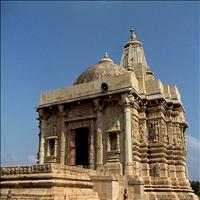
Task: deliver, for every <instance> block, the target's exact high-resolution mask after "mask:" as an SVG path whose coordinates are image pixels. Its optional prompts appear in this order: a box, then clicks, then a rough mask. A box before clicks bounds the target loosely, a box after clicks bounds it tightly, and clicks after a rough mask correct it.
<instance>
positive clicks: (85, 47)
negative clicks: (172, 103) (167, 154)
mask: <svg viewBox="0 0 200 200" xmlns="http://www.w3.org/2000/svg"><path fill="white" fill-rule="evenodd" d="M1 12H2V14H1V16H2V17H1V83H2V85H1V117H2V118H1V139H2V140H1V152H2V164H29V163H32V162H33V161H34V159H35V155H36V153H37V148H38V121H37V120H36V117H37V113H36V112H35V107H36V106H37V104H38V102H39V95H40V94H41V93H42V92H44V91H49V90H53V89H56V88H61V87H67V86H69V85H71V84H72V83H73V82H74V81H75V79H76V78H77V77H78V75H79V74H80V73H81V72H82V71H84V70H85V69H86V68H87V67H88V66H90V65H93V64H96V63H97V62H98V61H99V60H100V58H101V57H102V56H103V54H104V52H105V51H107V52H108V53H109V55H110V57H111V58H112V59H113V60H114V61H115V62H116V63H119V62H120V58H121V53H122V48H123V45H124V43H125V42H127V41H128V39H129V29H130V28H133V29H135V31H136V34H137V36H138V38H139V39H140V41H141V42H142V43H143V44H144V48H145V53H146V58H147V62H148V64H149V66H150V68H151V69H152V71H153V72H154V73H155V75H156V78H157V79H160V80H162V82H163V83H168V84H176V85H177V87H178V88H179V91H180V92H181V95H182V101H183V103H184V106H185V111H186V119H187V121H188V123H189V126H190V127H189V128H188V129H187V138H188V141H189V142H188V155H189V156H190V159H188V166H189V171H190V178H191V179H199V180H200V172H199V171H198V166H199V164H200V158H199V151H200V129H199V111H200V108H199V83H200V82H199V75H200V73H199V63H200V61H199V53H200V52H199V45H200V44H199V41H200V40H199V27H200V26H199V25H200V24H199V17H200V13H199V2H186V1H184V2H179V1H176V2H172V1H171V2H158V1H155V2H145V1H142V2H132V1H128V2H120V1H117V2H106V1H99V2H66V1H43V2H40V1H33V2H31V1H27V2H26V1H21V2H19V1H13V2H12V1H7V2H5V1H3V2H1Z"/></svg>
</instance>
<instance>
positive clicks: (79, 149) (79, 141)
mask: <svg viewBox="0 0 200 200" xmlns="http://www.w3.org/2000/svg"><path fill="white" fill-rule="evenodd" d="M88 138H89V128H88V127H86V128H77V129H76V137H75V144H76V165H83V166H84V167H87V166H88V165H89V161H88V154H89V150H88V149H89V148H88V147H89V145H88Z"/></svg>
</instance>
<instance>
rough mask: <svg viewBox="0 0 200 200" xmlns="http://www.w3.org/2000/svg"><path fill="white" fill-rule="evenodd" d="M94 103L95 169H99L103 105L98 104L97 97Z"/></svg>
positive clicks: (101, 161) (100, 162)
mask: <svg viewBox="0 0 200 200" xmlns="http://www.w3.org/2000/svg"><path fill="white" fill-rule="evenodd" d="M94 103H95V110H96V112H97V119H96V131H97V133H96V138H97V142H96V145H97V155H96V156H97V159H96V160H97V163H96V167H97V169H101V168H102V167H103V141H102V134H103V116H102V110H103V106H102V105H101V104H100V102H99V99H94Z"/></svg>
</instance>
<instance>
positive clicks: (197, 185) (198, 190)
mask: <svg viewBox="0 0 200 200" xmlns="http://www.w3.org/2000/svg"><path fill="white" fill-rule="evenodd" d="M190 184H191V187H192V189H193V190H194V193H195V194H196V195H197V196H198V197H200V182H199V181H190Z"/></svg>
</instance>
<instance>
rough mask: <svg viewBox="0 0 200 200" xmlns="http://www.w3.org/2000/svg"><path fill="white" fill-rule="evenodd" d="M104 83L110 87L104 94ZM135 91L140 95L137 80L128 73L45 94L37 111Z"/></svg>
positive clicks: (41, 97)
mask: <svg viewBox="0 0 200 200" xmlns="http://www.w3.org/2000/svg"><path fill="white" fill-rule="evenodd" d="M102 83H106V84H107V85H108V91H107V92H102V90H101V85H102ZM133 90H134V91H135V93H136V94H137V93H138V83H137V80H136V79H135V77H134V76H133V75H132V74H131V73H126V74H122V75H118V76H115V77H113V78H106V79H101V80H96V81H91V82H88V83H82V84H78V85H73V86H70V87H67V88H61V89H57V90H54V91H50V92H45V93H43V94H42V95H41V96H40V102H39V105H38V107H37V109H39V108H43V107H48V106H52V105H58V104H63V103H69V102H74V101H80V100H85V99H91V98H97V97H101V96H106V95H112V94H117V93H123V92H127V91H133Z"/></svg>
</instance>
